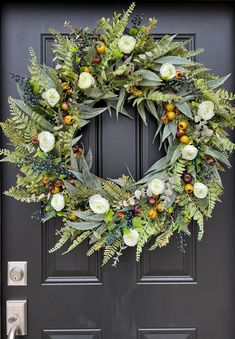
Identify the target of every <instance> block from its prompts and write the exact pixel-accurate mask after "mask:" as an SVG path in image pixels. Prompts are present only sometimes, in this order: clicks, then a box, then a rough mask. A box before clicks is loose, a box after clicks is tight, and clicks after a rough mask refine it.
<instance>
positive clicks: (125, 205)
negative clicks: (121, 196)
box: [122, 197, 135, 207]
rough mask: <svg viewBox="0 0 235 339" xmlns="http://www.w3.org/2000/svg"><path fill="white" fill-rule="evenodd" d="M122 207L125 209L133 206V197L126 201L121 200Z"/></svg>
mask: <svg viewBox="0 0 235 339" xmlns="http://www.w3.org/2000/svg"><path fill="white" fill-rule="evenodd" d="M122 205H123V206H124V207H127V206H129V205H131V206H133V205H135V198H134V197H130V198H128V199H126V200H123V202H122Z"/></svg>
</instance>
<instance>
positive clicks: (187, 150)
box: [182, 145, 198, 160]
mask: <svg viewBox="0 0 235 339" xmlns="http://www.w3.org/2000/svg"><path fill="white" fill-rule="evenodd" d="M197 152H198V150H197V148H196V147H195V146H193V145H186V146H184V148H183V150H182V158H183V159H185V160H193V159H195V158H196V156H197Z"/></svg>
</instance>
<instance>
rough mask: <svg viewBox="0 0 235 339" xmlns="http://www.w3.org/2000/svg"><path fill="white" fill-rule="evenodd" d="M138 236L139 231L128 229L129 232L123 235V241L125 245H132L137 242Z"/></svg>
mask: <svg viewBox="0 0 235 339" xmlns="http://www.w3.org/2000/svg"><path fill="white" fill-rule="evenodd" d="M139 237H140V236H139V233H138V232H137V231H136V230H130V232H128V233H127V234H124V235H123V241H124V243H125V244H126V245H127V246H130V247H133V246H135V245H136V244H137V242H138V240H139Z"/></svg>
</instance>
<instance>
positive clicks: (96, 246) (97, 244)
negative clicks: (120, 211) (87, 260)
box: [87, 235, 107, 256]
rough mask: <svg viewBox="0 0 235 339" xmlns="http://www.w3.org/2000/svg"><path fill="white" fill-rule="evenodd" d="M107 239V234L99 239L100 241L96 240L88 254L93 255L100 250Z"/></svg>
mask: <svg viewBox="0 0 235 339" xmlns="http://www.w3.org/2000/svg"><path fill="white" fill-rule="evenodd" d="M106 240H107V235H105V236H103V237H102V238H101V239H99V240H98V241H96V242H95V243H94V245H92V246H91V247H90V249H89V250H88V252H87V255H88V256H91V255H92V254H93V253H95V252H97V251H99V250H100V249H101V248H103V247H104V246H105V244H106Z"/></svg>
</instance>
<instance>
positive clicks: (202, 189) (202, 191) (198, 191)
mask: <svg viewBox="0 0 235 339" xmlns="http://www.w3.org/2000/svg"><path fill="white" fill-rule="evenodd" d="M193 193H194V195H195V197H197V198H198V199H204V198H205V197H206V196H207V193H208V187H207V186H206V185H204V184H203V183H201V182H196V183H195V184H194V188H193Z"/></svg>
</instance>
